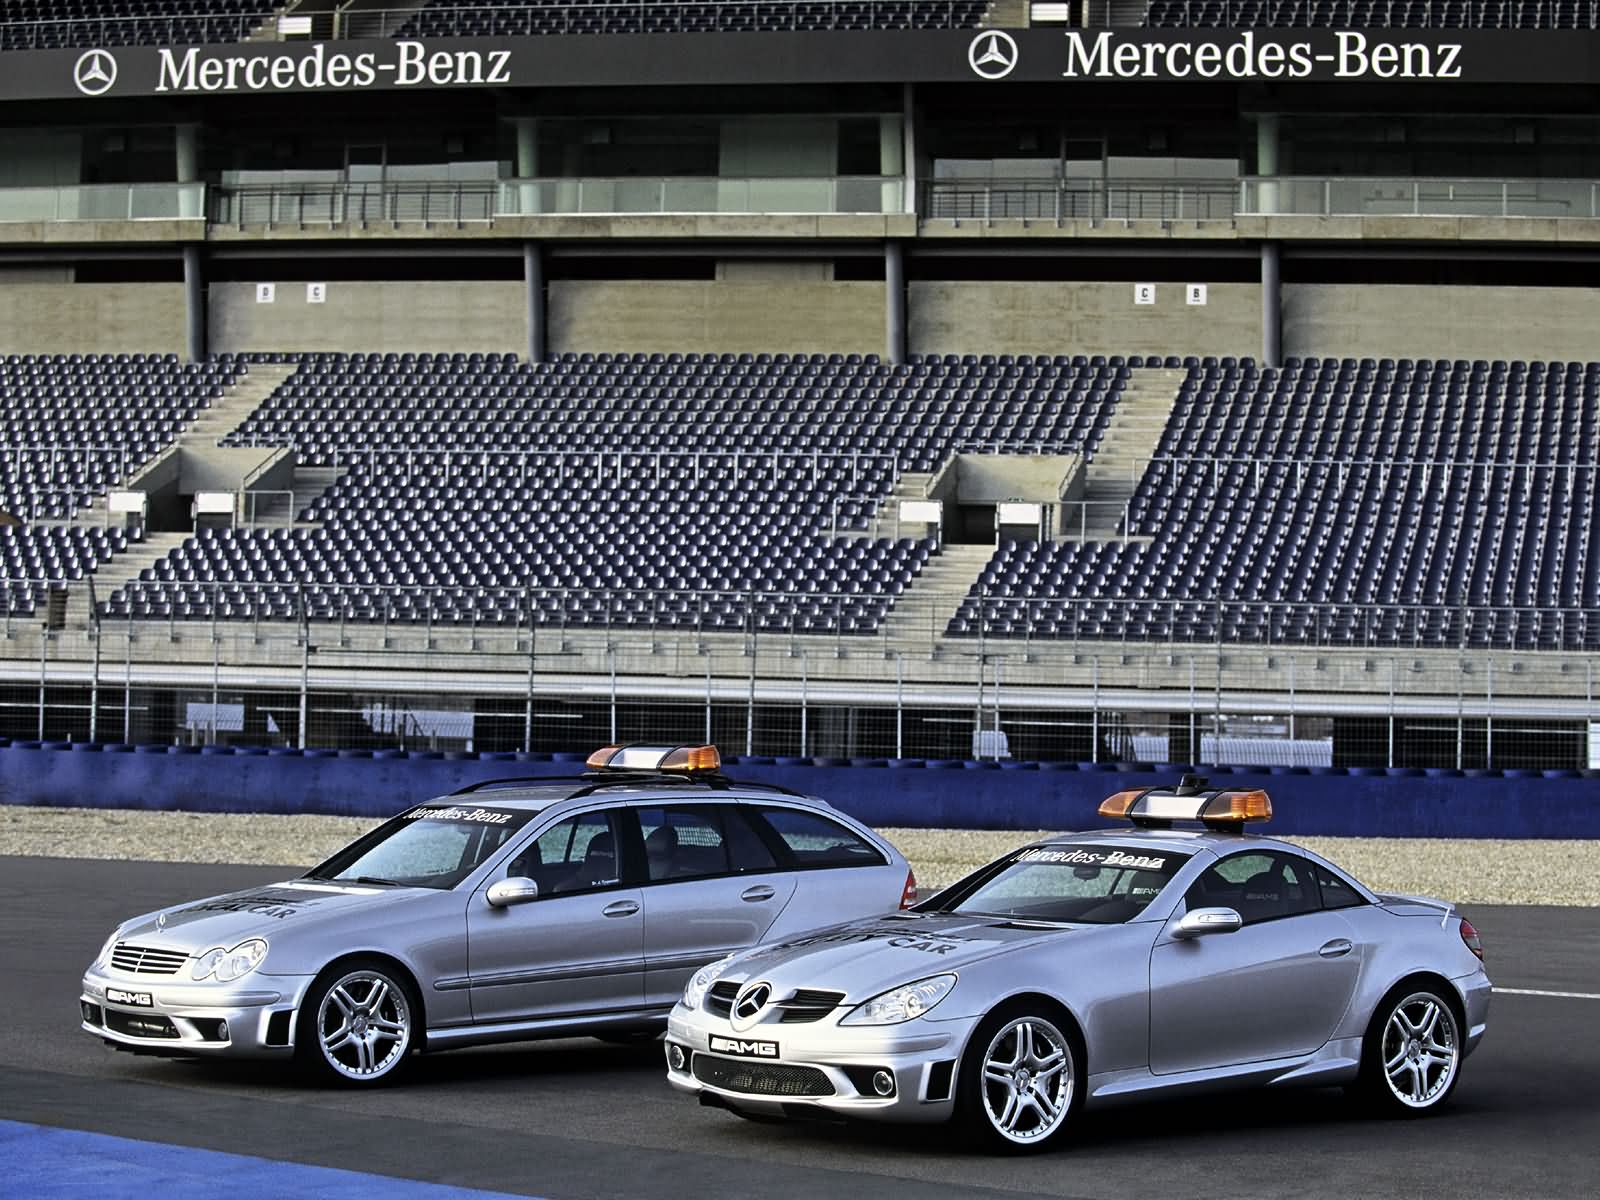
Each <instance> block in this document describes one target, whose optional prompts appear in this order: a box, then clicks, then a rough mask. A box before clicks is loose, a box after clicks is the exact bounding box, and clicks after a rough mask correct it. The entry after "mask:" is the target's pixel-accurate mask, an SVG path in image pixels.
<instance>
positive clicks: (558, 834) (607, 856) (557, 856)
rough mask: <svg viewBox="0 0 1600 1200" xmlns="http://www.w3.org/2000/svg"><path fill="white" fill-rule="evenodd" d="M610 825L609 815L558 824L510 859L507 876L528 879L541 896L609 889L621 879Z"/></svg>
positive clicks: (590, 815)
mask: <svg viewBox="0 0 1600 1200" xmlns="http://www.w3.org/2000/svg"><path fill="white" fill-rule="evenodd" d="M613 824H614V823H613V820H612V816H611V814H610V813H609V812H590V813H580V814H578V815H577V816H575V817H568V818H567V819H566V820H565V821H557V822H556V823H555V824H554V825H552V826H550V828H549V829H546V830H545V831H544V832H543V833H541V834H539V835H538V836H537V837H536V838H534V839H533V841H531V842H529V843H528V844H527V845H526V846H524V847H523V848H522V850H521V851H520V852H518V853H517V854H516V855H514V856H513V857H512V859H511V861H510V862H509V863H508V864H506V875H507V876H513V875H525V876H527V877H528V878H529V879H532V880H533V881H534V882H535V883H537V884H538V885H539V893H540V895H541V896H553V895H560V894H562V893H564V892H584V891H589V890H591V889H593V888H602V887H611V886H612V885H614V884H616V883H617V882H618V881H619V875H620V872H619V871H618V869H617V838H616V831H615V829H614V828H613Z"/></svg>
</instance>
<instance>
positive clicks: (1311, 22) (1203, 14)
mask: <svg viewBox="0 0 1600 1200" xmlns="http://www.w3.org/2000/svg"><path fill="white" fill-rule="evenodd" d="M1597 18H1600V13H1597V10H1596V8H1595V7H1594V6H1593V5H1592V4H1590V3H1588V0H1151V3H1150V6H1149V8H1148V10H1147V11H1146V14H1145V19H1144V21H1143V24H1145V25H1149V26H1154V27H1156V28H1162V29H1175V28H1183V27H1203V28H1216V27H1224V28H1311V29H1594V28H1596V27H1597Z"/></svg>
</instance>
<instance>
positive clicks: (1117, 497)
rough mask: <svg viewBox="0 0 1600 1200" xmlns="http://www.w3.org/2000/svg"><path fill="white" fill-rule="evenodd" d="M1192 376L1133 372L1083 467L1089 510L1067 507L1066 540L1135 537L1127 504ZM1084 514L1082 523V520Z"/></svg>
mask: <svg viewBox="0 0 1600 1200" xmlns="http://www.w3.org/2000/svg"><path fill="white" fill-rule="evenodd" d="M1188 374H1189V373H1188V371H1186V370H1182V369H1172V368H1161V367H1147V368H1143V369H1138V370H1135V371H1133V372H1132V373H1131V375H1130V377H1129V380H1128V383H1127V385H1126V386H1125V387H1124V388H1123V389H1122V395H1121V396H1120V397H1119V398H1118V400H1117V412H1116V416H1115V417H1114V418H1113V419H1112V422H1111V427H1110V428H1109V429H1107V430H1106V434H1105V437H1103V438H1102V439H1101V440H1100V445H1099V447H1098V448H1097V449H1096V451H1095V456H1094V459H1093V461H1091V462H1090V463H1089V464H1088V466H1087V467H1086V468H1085V469H1084V490H1083V500H1084V502H1085V503H1086V504H1087V509H1086V510H1083V511H1082V513H1081V514H1080V512H1078V511H1074V506H1071V505H1069V506H1068V508H1067V511H1066V512H1065V513H1064V514H1063V520H1062V536H1063V537H1064V538H1067V539H1075V538H1078V537H1080V536H1082V537H1083V538H1084V539H1085V540H1092V541H1106V540H1111V539H1119V538H1127V537H1129V536H1131V531H1128V530H1124V529H1123V516H1124V513H1125V506H1126V505H1127V503H1128V502H1129V501H1130V500H1131V499H1132V498H1133V495H1134V492H1135V491H1137V490H1138V486H1139V476H1140V475H1141V474H1142V472H1143V469H1144V466H1145V464H1146V463H1148V462H1149V461H1150V459H1151V458H1152V457H1153V456H1154V455H1155V452H1156V447H1157V446H1158V445H1159V444H1160V442H1161V435H1162V433H1163V432H1164V431H1165V430H1166V427H1167V421H1168V420H1169V419H1170V418H1171V416H1172V410H1173V406H1174V405H1175V404H1176V403H1177V400H1178V390H1179V388H1181V387H1182V386H1183V382H1184V380H1185V379H1187V378H1188ZM1080 515H1081V516H1082V517H1083V518H1084V519H1082V520H1080V519H1079V517H1080Z"/></svg>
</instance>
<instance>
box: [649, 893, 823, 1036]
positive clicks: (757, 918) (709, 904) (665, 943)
mask: <svg viewBox="0 0 1600 1200" xmlns="http://www.w3.org/2000/svg"><path fill="white" fill-rule="evenodd" d="M793 894H794V876H793V875H792V874H786V873H779V872H768V873H765V874H751V875H735V876H723V877H721V878H718V879H696V880H687V881H685V882H683V883H660V884H656V885H655V886H654V887H649V888H646V889H645V894H644V902H645V922H644V935H645V975H644V992H645V1000H646V1002H647V1003H649V1004H651V1005H656V1004H660V1005H671V1004H672V1003H673V1001H675V1000H677V998H678V997H679V996H680V995H682V994H683V987H684V984H686V983H688V982H689V976H691V975H693V974H694V972H695V971H697V970H698V969H699V968H700V967H702V966H704V965H705V964H706V963H708V962H711V961H712V960H714V959H718V958H721V957H722V956H723V955H724V954H726V953H727V952H728V951H730V950H742V949H744V948H745V947H746V946H753V945H755V944H756V943H757V942H759V941H761V939H762V936H763V935H764V934H765V933H766V932H767V930H768V928H770V927H771V925H772V922H773V920H774V919H775V918H776V917H777V915H778V914H779V913H780V912H782V911H783V907H784V905H786V904H788V903H789V897H790V896H792V895H793Z"/></svg>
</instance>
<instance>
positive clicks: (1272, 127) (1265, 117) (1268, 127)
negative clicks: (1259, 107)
mask: <svg viewBox="0 0 1600 1200" xmlns="http://www.w3.org/2000/svg"><path fill="white" fill-rule="evenodd" d="M1278 170H1279V159H1278V114H1277V113H1257V114H1256V175H1257V176H1258V177H1260V178H1261V179H1262V180H1263V182H1262V183H1261V184H1260V185H1259V186H1260V189H1261V191H1260V194H1259V195H1258V197H1257V201H1258V203H1257V205H1256V207H1257V209H1258V210H1259V211H1261V212H1264V213H1275V212H1277V211H1278V183H1277V179H1276V176H1277V174H1278Z"/></svg>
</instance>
